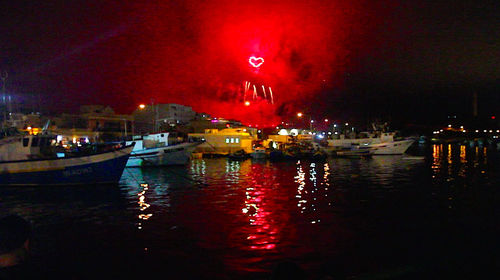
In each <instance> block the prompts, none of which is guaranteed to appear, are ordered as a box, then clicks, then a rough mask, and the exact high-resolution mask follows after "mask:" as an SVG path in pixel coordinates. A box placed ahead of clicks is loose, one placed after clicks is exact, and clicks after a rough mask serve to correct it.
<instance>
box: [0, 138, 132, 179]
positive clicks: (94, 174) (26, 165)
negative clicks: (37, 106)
mask: <svg viewBox="0 0 500 280" xmlns="http://www.w3.org/2000/svg"><path fill="white" fill-rule="evenodd" d="M55 143H56V141H55V137H54V136H51V135H25V136H22V135H17V136H9V137H6V138H3V139H0V185H32V186H39V185H85V184H89V185H91V184H105V183H117V182H118V181H119V180H120V177H121V175H122V173H123V170H124V168H125V164H126V162H127V160H128V158H129V155H130V153H131V152H132V149H133V147H134V144H133V143H132V144H131V145H121V144H116V145H114V146H109V147H108V148H107V149H106V150H105V151H101V152H92V153H90V152H88V153H87V152H86V153H77V154H76V153H65V152H64V150H60V151H57V150H56V147H55V145H54V144H55Z"/></svg>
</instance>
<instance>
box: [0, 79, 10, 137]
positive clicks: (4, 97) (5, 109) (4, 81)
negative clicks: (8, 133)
mask: <svg viewBox="0 0 500 280" xmlns="http://www.w3.org/2000/svg"><path fill="white" fill-rule="evenodd" d="M8 77H9V73H7V71H5V70H4V71H3V72H2V73H1V75H0V79H2V103H3V107H4V108H3V119H2V129H3V128H4V127H5V122H6V121H7V100H6V94H5V84H6V83H7V78H8ZM9 99H10V98H9ZM9 111H10V102H9Z"/></svg>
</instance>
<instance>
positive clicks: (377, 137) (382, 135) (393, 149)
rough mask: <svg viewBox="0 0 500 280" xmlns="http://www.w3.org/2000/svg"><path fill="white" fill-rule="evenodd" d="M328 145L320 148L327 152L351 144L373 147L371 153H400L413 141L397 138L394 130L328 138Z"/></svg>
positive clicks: (334, 151) (347, 146) (340, 149)
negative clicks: (350, 136)
mask: <svg viewBox="0 0 500 280" xmlns="http://www.w3.org/2000/svg"><path fill="white" fill-rule="evenodd" d="M327 141H328V145H327V146H326V147H322V149H323V150H324V151H325V152H327V153H328V154H333V153H336V152H337V151H342V150H345V149H347V150H350V149H351V148H352V147H353V146H359V147H366V148H371V149H373V155H402V154H404V153H405V152H406V151H407V150H408V148H409V147H410V146H411V145H412V144H413V142H415V140H413V139H398V138H397V137H395V133H394V132H377V133H368V132H364V133H360V135H358V137H353V138H345V136H344V135H340V137H339V139H328V140H327Z"/></svg>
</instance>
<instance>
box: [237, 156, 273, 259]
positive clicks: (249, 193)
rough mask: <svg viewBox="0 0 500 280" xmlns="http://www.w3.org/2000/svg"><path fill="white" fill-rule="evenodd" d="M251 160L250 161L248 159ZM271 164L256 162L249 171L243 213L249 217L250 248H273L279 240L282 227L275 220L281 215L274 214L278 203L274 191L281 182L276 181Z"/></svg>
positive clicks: (248, 239) (248, 237) (248, 234)
mask: <svg viewBox="0 0 500 280" xmlns="http://www.w3.org/2000/svg"><path fill="white" fill-rule="evenodd" d="M246 162H249V161H246ZM269 171H270V169H269V166H266V164H265V163H264V164H262V163H255V164H252V165H251V166H250V170H249V171H247V172H248V173H247V174H248V179H247V183H246V184H245V185H246V187H245V207H244V208H243V209H242V212H243V214H245V215H246V216H247V217H248V222H249V225H250V227H248V228H247V230H246V233H247V237H246V239H247V242H248V248H249V249H250V250H272V249H275V248H276V244H277V243H278V242H279V236H280V234H279V233H280V232H279V231H280V228H279V225H278V224H277V223H276V222H275V221H276V220H277V219H278V218H279V217H278V216H275V215H273V214H274V213H273V210H272V208H274V209H275V210H276V205H275V204H274V200H273V197H272V196H273V193H274V191H275V189H276V188H279V187H280V183H279V182H276V181H275V180H274V179H273V178H274V176H273V175H274V174H273V172H269Z"/></svg>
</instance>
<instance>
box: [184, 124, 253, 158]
mask: <svg viewBox="0 0 500 280" xmlns="http://www.w3.org/2000/svg"><path fill="white" fill-rule="evenodd" d="M256 132H257V131H256V129H255V128H247V127H239V128H226V129H222V130H219V129H206V130H205V132H204V133H189V134H188V136H189V138H190V139H200V140H203V141H205V142H204V143H203V144H201V145H199V146H197V147H196V150H195V153H203V154H214V155H228V154H231V153H234V152H236V151H239V150H244V151H245V152H246V153H251V152H253V143H254V141H256V140H257V133H256Z"/></svg>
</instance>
